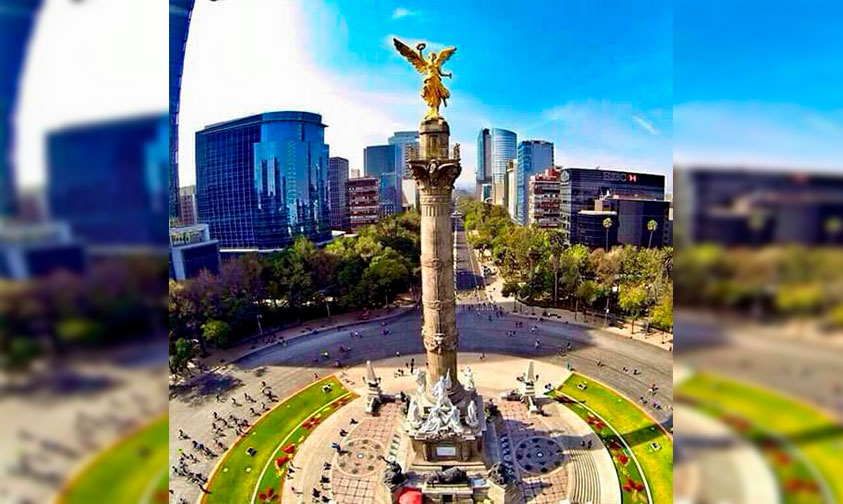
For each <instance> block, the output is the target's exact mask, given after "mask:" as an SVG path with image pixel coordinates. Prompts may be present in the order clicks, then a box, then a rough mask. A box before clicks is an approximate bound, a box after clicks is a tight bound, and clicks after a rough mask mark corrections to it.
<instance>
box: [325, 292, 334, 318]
mask: <svg viewBox="0 0 843 504" xmlns="http://www.w3.org/2000/svg"><path fill="white" fill-rule="evenodd" d="M333 300H334V298H333V297H331V296H328V297H326V298H325V310H327V311H328V323H329V324H330V323H331V304H330V303H331V301H333Z"/></svg>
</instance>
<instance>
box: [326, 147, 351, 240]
mask: <svg viewBox="0 0 843 504" xmlns="http://www.w3.org/2000/svg"><path fill="white" fill-rule="evenodd" d="M347 184H348V159H345V158H341V157H332V158H330V159H328V201H329V202H330V203H331V228H333V229H337V230H340V229H345V228H347V227H348V222H347V221H348V198H347V191H346V185H347Z"/></svg>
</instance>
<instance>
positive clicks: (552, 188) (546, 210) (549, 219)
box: [527, 168, 562, 229]
mask: <svg viewBox="0 0 843 504" xmlns="http://www.w3.org/2000/svg"><path fill="white" fill-rule="evenodd" d="M559 175H560V172H559V170H557V169H556V168H548V169H546V170H545V171H544V172H543V173H537V174H535V175H533V176H531V177H530V182H529V187H528V191H527V198H528V203H527V224H529V225H531V226H532V225H536V226H538V227H540V228H546V229H555V228H558V227H560V226H561V225H562V207H561V199H560V190H561V188H562V182H561V179H560V176H559Z"/></svg>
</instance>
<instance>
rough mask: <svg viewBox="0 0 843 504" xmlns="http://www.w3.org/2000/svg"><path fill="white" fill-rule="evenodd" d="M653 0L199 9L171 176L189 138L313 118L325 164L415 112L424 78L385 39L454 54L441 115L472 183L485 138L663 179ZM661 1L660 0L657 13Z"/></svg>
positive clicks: (668, 69) (662, 35) (186, 175)
mask: <svg viewBox="0 0 843 504" xmlns="http://www.w3.org/2000/svg"><path fill="white" fill-rule="evenodd" d="M664 5H665V4H663V3H662V2H653V3H650V2H636V5H635V6H634V7H632V6H630V5H627V3H624V2H614V3H601V2H594V1H581V2H541V6H540V7H539V6H538V4H536V5H535V6H532V7H530V8H527V7H525V5H524V4H523V3H521V2H512V1H508V2H498V1H486V2H445V1H425V2H412V1H408V2H403V1H402V2H384V1H377V2H376V1H365V0H360V1H354V2H349V1H342V2H339V1H337V2H335V1H328V0H326V1H317V0H301V1H289V2H279V1H276V0H252V1H250V2H197V7H196V10H195V11H194V13H193V21H192V24H191V32H190V36H189V39H188V43H187V56H186V59H185V71H184V79H183V84H182V85H183V87H182V108H181V127H180V131H181V133H180V142H181V143H180V147H181V149H180V164H181V170H180V171H181V180H182V181H183V183H191V181H192V179H193V176H194V174H193V146H192V141H193V139H192V136H193V133H194V132H195V131H196V130H198V129H201V128H202V127H203V126H205V125H207V124H209V123H212V122H216V121H222V120H227V119H231V118H234V117H240V116H243V115H247V114H250V113H258V112H263V111H266V110H309V111H313V112H318V113H321V114H322V115H323V120H324V122H325V123H326V124H328V125H329V128H328V130H327V132H326V141H327V142H328V143H329V145H330V147H331V155H337V156H343V157H347V158H349V160H350V161H351V165H352V167H353V168H362V164H363V163H362V158H363V148H364V147H365V146H366V145H375V144H383V143H386V141H387V138H388V137H389V135H390V134H391V133H392V132H393V131H396V130H402V129H416V128H417V127H418V124H419V121H420V120H421V118H422V117H423V115H424V113H425V105H424V103H423V101H422V100H421V98H420V97H419V89H420V87H421V76H420V75H418V74H417V73H416V72H415V70H414V69H413V68H412V67H411V65H410V64H409V63H408V62H406V61H404V60H403V59H402V57H401V56H400V55H398V54H397V53H396V52H395V49H394V48H393V47H392V42H391V37H393V36H397V37H399V38H401V39H402V40H404V41H405V42H407V43H408V44H413V45H414V43H415V42H417V41H419V40H425V41H426V42H427V43H428V47H429V48H432V49H439V48H441V47H442V46H443V45H449V46H450V45H454V46H457V52H456V54H455V55H454V57H453V58H452V59H451V60H450V61H449V62H448V64H447V65H446V70H447V71H452V72H453V74H454V78H453V80H447V81H446V85H448V86H449V87H450V89H451V93H452V99H451V100H450V101H449V103H448V108H446V109H443V110H442V112H443V114H444V116H445V117H446V118H447V119H448V121H449V123H450V125H451V134H452V142H459V143H460V144H461V146H462V155H463V174H462V176H461V177H460V179H459V180H458V182H457V185H458V186H462V187H466V188H473V186H474V169H475V153H474V151H475V143H476V138H477V132H478V131H479V129H480V128H482V127H501V128H507V129H511V130H513V131H515V132H516V133H518V135H519V139H543V140H550V141H553V142H554V143H555V144H556V161H557V164H563V165H566V166H592V167H593V166H602V167H603V168H619V169H629V170H640V171H646V172H656V173H663V174H666V175H668V174H670V172H671V171H672V108H671V107H672V99H673V98H672V79H673V59H672V37H673V28H672V12H671V9H670V8H669V7H665V6H664ZM667 5H669V4H667Z"/></svg>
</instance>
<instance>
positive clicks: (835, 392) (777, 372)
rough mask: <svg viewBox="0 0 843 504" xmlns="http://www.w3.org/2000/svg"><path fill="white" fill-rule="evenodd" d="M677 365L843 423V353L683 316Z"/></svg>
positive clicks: (763, 331)
mask: <svg viewBox="0 0 843 504" xmlns="http://www.w3.org/2000/svg"><path fill="white" fill-rule="evenodd" d="M675 334H676V337H675V340H674V341H675V345H676V346H675V349H676V361H677V363H678V364H683V365H688V366H691V367H693V368H695V369H702V370H709V371H713V372H718V373H722V374H724V375H727V376H733V377H735V378H740V379H744V380H747V381H751V382H754V383H758V384H760V385H765V386H767V387H771V388H773V389H774V390H777V391H780V392H783V393H785V394H788V395H791V396H794V397H798V398H800V399H802V400H805V401H807V402H809V403H812V404H814V405H816V406H819V407H821V408H823V409H825V410H827V411H829V412H832V413H834V414H835V415H836V416H837V417H838V418H843V372H841V370H843V351H841V350H840V349H837V348H832V347H829V346H825V345H821V344H810V343H806V342H800V341H790V340H784V339H781V338H779V337H776V336H775V335H773V334H772V333H771V331H770V329H761V328H759V329H751V328H741V329H735V328H729V327H728V326H725V325H724V324H721V323H719V322H718V321H716V320H711V319H705V320H704V319H702V318H700V317H697V316H693V315H691V314H683V313H679V312H677V317H676V328H675Z"/></svg>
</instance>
